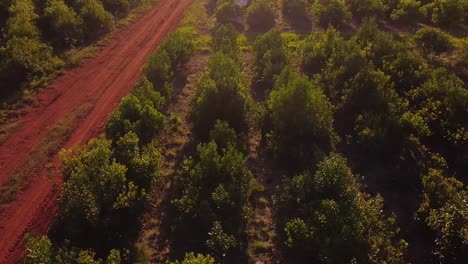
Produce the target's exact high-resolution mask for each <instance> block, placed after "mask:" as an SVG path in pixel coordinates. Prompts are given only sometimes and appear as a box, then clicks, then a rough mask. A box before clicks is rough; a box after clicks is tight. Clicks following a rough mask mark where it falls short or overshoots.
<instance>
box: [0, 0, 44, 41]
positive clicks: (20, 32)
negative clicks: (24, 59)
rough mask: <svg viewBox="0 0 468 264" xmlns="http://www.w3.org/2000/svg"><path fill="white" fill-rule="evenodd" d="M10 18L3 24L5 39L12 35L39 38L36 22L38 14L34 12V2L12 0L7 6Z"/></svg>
mask: <svg viewBox="0 0 468 264" xmlns="http://www.w3.org/2000/svg"><path fill="white" fill-rule="evenodd" d="M8 12H9V13H10V18H9V19H8V20H7V22H6V26H5V31H4V34H5V39H6V40H8V39H12V38H14V37H17V38H22V37H28V38H39V37H40V36H41V33H40V32H39V29H38V28H37V25H36V22H37V19H38V18H39V16H38V15H37V13H36V10H35V6H34V2H33V1H31V0H14V1H13V2H12V3H11V5H10V7H9V8H8Z"/></svg>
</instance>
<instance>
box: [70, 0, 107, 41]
mask: <svg viewBox="0 0 468 264" xmlns="http://www.w3.org/2000/svg"><path fill="white" fill-rule="evenodd" d="M76 6H77V7H78V9H77V10H78V11H77V12H78V14H79V16H80V17H81V19H82V20H83V21H84V29H83V32H84V33H85V38H86V41H88V42H93V41H96V40H97V39H98V38H99V37H100V36H102V35H103V34H105V33H107V32H109V31H110V30H111V29H112V27H113V24H114V18H113V17H112V15H111V14H110V13H109V12H107V11H106V10H105V9H104V6H103V5H102V2H100V1H98V0H78V1H77V2H76Z"/></svg>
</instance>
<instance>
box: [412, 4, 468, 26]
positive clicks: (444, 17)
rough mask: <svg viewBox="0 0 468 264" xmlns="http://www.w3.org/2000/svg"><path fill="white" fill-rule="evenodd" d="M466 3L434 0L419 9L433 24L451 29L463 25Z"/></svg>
mask: <svg viewBox="0 0 468 264" xmlns="http://www.w3.org/2000/svg"><path fill="white" fill-rule="evenodd" d="M465 8H466V1H463V0H435V1H429V2H428V3H427V4H426V5H424V6H423V7H422V8H421V11H422V12H423V14H424V15H425V16H426V17H427V18H429V19H430V20H431V21H432V22H433V23H435V24H437V25H441V26H446V27H453V26H455V25H457V24H459V23H463V21H464V19H465V16H466V9H465Z"/></svg>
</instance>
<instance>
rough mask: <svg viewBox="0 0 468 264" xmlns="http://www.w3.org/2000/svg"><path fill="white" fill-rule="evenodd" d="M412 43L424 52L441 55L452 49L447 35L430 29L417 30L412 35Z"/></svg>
mask: <svg viewBox="0 0 468 264" xmlns="http://www.w3.org/2000/svg"><path fill="white" fill-rule="evenodd" d="M414 41H415V42H416V44H418V45H419V46H420V47H421V48H422V50H423V51H424V52H434V53H435V54H441V53H443V52H448V51H450V50H452V49H453V44H452V43H451V41H450V38H449V37H448V36H447V34H445V33H444V32H441V31H439V30H437V29H435V28H431V27H423V28H421V29H420V30H418V31H417V32H416V34H415V35H414Z"/></svg>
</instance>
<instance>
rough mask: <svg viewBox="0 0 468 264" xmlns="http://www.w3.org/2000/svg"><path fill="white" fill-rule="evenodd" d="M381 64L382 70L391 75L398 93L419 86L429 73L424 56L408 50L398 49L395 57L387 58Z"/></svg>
mask: <svg viewBox="0 0 468 264" xmlns="http://www.w3.org/2000/svg"><path fill="white" fill-rule="evenodd" d="M383 64H384V65H383V67H382V68H383V71H384V72H385V74H387V75H389V76H390V77H391V80H392V82H393V83H394V84H395V88H396V90H397V92H398V93H399V94H403V93H404V92H407V91H409V90H410V89H413V88H417V87H419V86H420V85H421V84H422V83H423V82H424V81H425V80H426V79H427V77H428V75H429V70H428V65H427V62H426V61H425V60H424V58H422V57H421V56H418V55H416V54H414V53H413V52H410V51H400V52H399V53H398V54H397V56H396V58H394V59H393V58H389V59H388V60H385V61H384V63H383Z"/></svg>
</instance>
